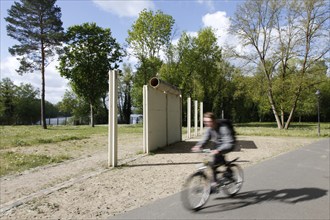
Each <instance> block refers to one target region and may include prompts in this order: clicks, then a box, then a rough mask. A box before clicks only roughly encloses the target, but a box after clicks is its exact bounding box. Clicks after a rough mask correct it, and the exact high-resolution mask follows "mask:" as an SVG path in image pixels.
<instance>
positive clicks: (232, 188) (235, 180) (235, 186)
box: [223, 164, 244, 196]
mask: <svg viewBox="0 0 330 220" xmlns="http://www.w3.org/2000/svg"><path fill="white" fill-rule="evenodd" d="M230 169H231V170H232V177H231V178H229V179H228V180H229V181H227V182H226V183H225V184H224V186H223V192H224V193H225V194H227V195H228V196H234V195H236V194H237V193H238V192H239V191H240V189H241V188H242V185H243V180H244V175H243V169H242V168H241V167H240V166H239V165H237V164H231V165H230Z"/></svg>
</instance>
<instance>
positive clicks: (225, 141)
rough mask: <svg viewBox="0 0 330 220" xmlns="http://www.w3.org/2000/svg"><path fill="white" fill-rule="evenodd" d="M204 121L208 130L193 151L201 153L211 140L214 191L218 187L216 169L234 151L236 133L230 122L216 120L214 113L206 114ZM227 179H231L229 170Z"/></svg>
mask: <svg viewBox="0 0 330 220" xmlns="http://www.w3.org/2000/svg"><path fill="white" fill-rule="evenodd" d="M203 121H204V124H205V126H206V127H207V130H206V131H205V133H204V136H203V138H202V140H201V141H199V142H198V143H197V144H196V145H195V146H194V147H193V148H192V149H191V150H192V151H193V152H199V151H201V149H202V148H203V147H204V146H205V145H206V144H207V142H208V141H209V140H211V141H212V142H213V143H214V145H215V147H214V149H213V150H212V151H211V153H212V154H213V161H212V162H211V167H212V171H213V182H212V184H211V187H212V191H214V189H215V186H216V185H217V182H216V181H217V179H216V168H217V167H218V166H220V165H223V164H225V162H226V160H225V156H224V155H225V154H226V153H228V152H230V151H232V150H233V148H234V145H235V131H234V129H233V127H232V124H231V122H230V121H229V120H216V118H215V115H214V114H213V113H212V112H206V113H205V114H204V116H203ZM225 177H227V178H231V170H230V169H227V172H226V173H225Z"/></svg>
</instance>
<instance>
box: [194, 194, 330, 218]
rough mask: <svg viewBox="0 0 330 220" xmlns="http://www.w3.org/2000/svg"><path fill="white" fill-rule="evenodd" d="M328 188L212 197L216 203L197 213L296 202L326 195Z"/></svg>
mask: <svg viewBox="0 0 330 220" xmlns="http://www.w3.org/2000/svg"><path fill="white" fill-rule="evenodd" d="M327 193H328V190H324V189H320V188H300V189H282V190H257V191H249V192H244V193H239V194H237V195H236V196H235V197H231V198H227V197H218V198H214V199H215V200H216V201H219V203H218V204H214V205H210V206H205V207H204V208H203V209H202V210H200V212H199V213H201V214H203V213H214V212H223V211H229V210H233V209H238V208H242V207H245V206H250V205H255V204H258V203H262V202H283V203H287V204H296V203H299V202H304V201H309V200H313V199H317V198H320V197H323V196H326V195H327Z"/></svg>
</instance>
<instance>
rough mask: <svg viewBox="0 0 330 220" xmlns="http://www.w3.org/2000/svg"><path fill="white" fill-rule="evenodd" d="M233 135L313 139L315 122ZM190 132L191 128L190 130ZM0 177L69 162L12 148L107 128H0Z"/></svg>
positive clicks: (127, 129)
mask: <svg viewBox="0 0 330 220" xmlns="http://www.w3.org/2000/svg"><path fill="white" fill-rule="evenodd" d="M235 130H236V132H237V135H242V136H278V137H281V136H283V137H310V138H317V137H318V136H317V123H292V124H291V127H290V129H288V130H280V129H278V128H277V126H276V123H241V124H235ZM192 132H193V129H192ZM118 133H120V135H121V136H122V137H125V135H126V136H130V135H135V134H136V135H142V133H143V126H142V125H141V124H139V125H119V126H118ZM186 133H187V128H185V127H184V128H183V129H182V134H186ZM329 134H330V123H321V137H329V136H330V135H329ZM0 135H1V139H0V176H3V175H7V174H12V173H16V172H22V171H24V170H27V169H30V168H34V167H38V166H44V165H48V164H53V163H60V162H63V161H65V160H68V159H71V157H70V156H68V155H66V154H63V155H45V154H38V155H36V154H33V153H29V154H22V153H20V152H16V150H15V149H16V148H32V147H39V146H40V147H44V146H47V144H54V143H55V144H56V145H57V144H58V145H59V146H60V143H66V142H68V141H72V140H76V141H77V142H79V141H81V140H82V141H83V140H84V139H89V138H91V136H92V135H99V136H107V135H108V127H107V126H104V125H98V126H95V127H94V128H92V127H90V126H49V127H48V129H46V130H45V129H42V128H41V126H1V127H0Z"/></svg>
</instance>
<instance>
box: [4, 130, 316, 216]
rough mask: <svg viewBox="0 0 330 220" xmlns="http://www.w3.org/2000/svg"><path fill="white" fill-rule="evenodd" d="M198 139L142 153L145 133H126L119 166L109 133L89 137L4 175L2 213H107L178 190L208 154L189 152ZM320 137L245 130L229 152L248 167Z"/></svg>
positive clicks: (55, 214)
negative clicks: (59, 155)
mask: <svg viewBox="0 0 330 220" xmlns="http://www.w3.org/2000/svg"><path fill="white" fill-rule="evenodd" d="M197 140H198V139H190V140H186V141H183V142H180V143H177V144H175V145H172V146H168V147H166V148H163V149H161V150H159V151H158V152H156V153H154V154H151V155H143V154H138V153H137V152H139V151H141V149H142V147H141V146H142V144H141V143H142V137H134V138H133V139H125V138H123V139H121V140H119V142H118V143H119V148H118V149H119V152H118V158H119V165H121V166H120V167H118V168H107V149H106V147H104V146H106V141H107V138H106V137H95V138H92V139H91V140H88V141H84V144H86V145H91V144H96V143H98V144H99V145H100V146H101V147H96V148H93V149H94V151H88V153H86V152H85V154H83V155H81V156H80V157H78V158H76V159H73V160H70V161H66V162H64V163H60V164H56V165H52V166H46V167H41V168H37V169H33V170H30V171H27V172H24V173H21V174H18V175H10V176H5V177H2V178H1V179H0V184H1V197H0V198H1V203H0V218H1V219H31V218H52V219H55V218H56V219H69V218H73V219H102V218H106V217H109V216H113V215H117V214H120V213H123V212H126V211H129V210H131V209H134V208H137V207H140V206H143V205H145V204H148V203H150V202H152V201H155V200H157V199H160V198H163V197H166V196H168V195H171V194H174V193H176V192H179V191H180V190H181V187H182V184H183V182H184V180H185V178H186V177H187V176H188V175H189V174H190V173H192V172H193V171H194V169H195V165H196V164H197V163H199V162H200V161H201V160H202V159H203V155H201V154H193V153H190V152H189V150H190V148H191V147H192V146H193V145H194V144H195V142H196V141H197ZM315 140H316V139H307V138H274V137H243V136H239V137H238V148H239V149H240V151H236V152H232V153H230V154H229V155H228V157H229V159H230V158H234V157H240V160H241V162H242V163H241V165H242V166H243V167H246V166H250V165H253V164H255V163H258V162H260V161H262V160H265V159H268V158H271V157H274V156H277V155H279V154H282V153H285V152H288V151H291V150H293V149H296V148H298V147H300V146H303V145H306V144H309V143H311V142H313V141H315ZM80 144H81V143H80ZM102 146H103V147H102Z"/></svg>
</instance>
